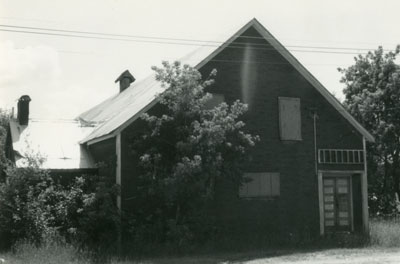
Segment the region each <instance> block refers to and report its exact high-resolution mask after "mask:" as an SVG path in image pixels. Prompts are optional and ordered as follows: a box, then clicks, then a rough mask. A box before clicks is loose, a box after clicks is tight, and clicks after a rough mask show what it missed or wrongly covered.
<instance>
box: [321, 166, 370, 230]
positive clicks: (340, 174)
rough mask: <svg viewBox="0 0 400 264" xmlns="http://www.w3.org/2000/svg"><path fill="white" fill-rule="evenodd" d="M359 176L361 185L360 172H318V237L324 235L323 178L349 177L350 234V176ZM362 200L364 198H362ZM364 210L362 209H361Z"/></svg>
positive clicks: (352, 227) (352, 222)
mask: <svg viewBox="0 0 400 264" xmlns="http://www.w3.org/2000/svg"><path fill="white" fill-rule="evenodd" d="M353 174H360V176H361V184H363V180H362V179H363V174H364V171H362V170H346V171H338V170H318V198H319V226H320V235H324V234H325V215H324V193H323V177H324V175H325V176H326V177H349V178H350V179H349V184H350V186H349V188H350V220H351V223H350V224H351V232H353V231H354V218H353V190H352V189H353V183H352V177H351V176H352V175H353ZM362 199H364V197H362ZM363 210H364V208H363ZM363 222H364V223H365V219H363Z"/></svg>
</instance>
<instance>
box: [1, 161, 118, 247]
mask: <svg viewBox="0 0 400 264" xmlns="http://www.w3.org/2000/svg"><path fill="white" fill-rule="evenodd" d="M110 186H112V187H110ZM116 192H117V189H116V188H115V187H113V185H112V184H109V183H108V182H106V181H105V180H104V179H100V178H99V177H98V176H96V177H94V176H90V177H89V176H86V177H85V176H82V177H77V178H75V180H74V181H73V182H71V184H69V185H68V186H62V185H60V184H58V183H56V182H54V180H53V179H52V177H51V176H50V175H49V173H48V172H47V171H46V170H42V169H40V168H39V167H38V166H29V167H27V168H15V167H9V168H8V169H7V181H6V182H4V183H1V184H0V232H1V233H4V234H5V236H7V237H8V242H9V246H11V245H13V244H15V243H16V242H17V241H20V240H24V241H27V242H30V243H34V244H36V245H39V244H40V243H41V242H43V241H44V240H46V239H48V238H49V237H52V236H54V235H61V236H62V237H64V238H65V239H66V240H67V241H68V242H73V243H74V244H75V245H78V246H79V247H88V248H90V249H94V248H99V247H100V248H105V247H110V246H111V245H114V244H115V242H116V240H117V237H118V230H119V213H118V209H117V207H116V205H115V197H116Z"/></svg>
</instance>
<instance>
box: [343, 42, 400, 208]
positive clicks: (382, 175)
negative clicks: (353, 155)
mask: <svg viewBox="0 0 400 264" xmlns="http://www.w3.org/2000/svg"><path fill="white" fill-rule="evenodd" d="M399 52H400V46H397V47H396V49H395V50H394V51H392V52H387V53H385V52H384V50H383V48H382V47H379V48H378V49H377V50H375V51H373V52H368V54H366V55H365V56H362V55H359V56H358V57H355V58H354V59H355V63H354V65H352V66H350V67H348V68H347V69H340V68H339V71H340V72H341V73H342V74H343V77H342V79H341V82H342V83H344V84H345V85H346V87H345V89H344V91H343V92H344V94H345V96H346V99H345V102H344V103H345V106H346V107H347V109H348V110H349V111H350V113H351V114H352V115H353V116H355V117H356V118H357V119H358V120H359V121H360V122H361V123H362V124H363V125H364V127H365V128H366V129H367V130H368V131H370V132H371V133H372V134H373V136H374V137H375V140H376V143H375V144H372V145H370V146H369V148H368V161H369V163H370V172H372V174H373V175H372V177H371V178H370V182H371V183H372V184H373V185H372V188H371V190H370V193H371V194H372V196H373V200H372V201H371V202H372V204H374V203H376V201H377V200H378V207H377V208H375V210H377V211H383V212H384V213H390V212H391V211H392V209H393V206H391V205H394V203H393V198H394V195H395V194H397V195H399V194H400V192H399V191H400V189H399V188H400V187H399V183H400V173H399V169H400V168H399V165H400V163H399V162H400V105H399V102H400V66H399V65H398V64H396V58H397V55H398V54H399ZM370 175H371V173H370ZM388 194H389V197H388ZM379 202H381V203H380V204H379ZM373 209H374V208H373Z"/></svg>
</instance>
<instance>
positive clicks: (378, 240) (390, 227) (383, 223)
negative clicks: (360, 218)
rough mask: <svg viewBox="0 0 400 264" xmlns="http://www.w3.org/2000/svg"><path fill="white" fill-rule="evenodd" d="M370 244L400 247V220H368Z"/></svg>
mask: <svg viewBox="0 0 400 264" xmlns="http://www.w3.org/2000/svg"><path fill="white" fill-rule="evenodd" d="M370 245H371V246H376V247H386V248H389V247H400V220H399V219H391V220H383V219H372V220H371V221H370Z"/></svg>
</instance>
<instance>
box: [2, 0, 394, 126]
mask: <svg viewBox="0 0 400 264" xmlns="http://www.w3.org/2000/svg"><path fill="white" fill-rule="evenodd" d="M399 10H400V1H398V0H393V1H390V0H375V1H372V0H353V1H351V0H336V1H329V0H326V1H321V0H302V1H300V0H291V1H289V0H279V1H269V0H245V1H240V0H237V1H235V0H201V1H199V0H197V1H192V0H170V1H165V0H164V1H163V0H159V1H156V0H147V1H143V0H140V1H139V0H102V1H98V0H85V1H82V0H68V1H67V0H63V1H61V0H60V1H54V0H35V1H26V0H0V108H3V109H4V108H5V109H10V108H11V107H16V103H17V100H18V98H19V97H20V96H21V95H24V94H27V95H29V96H30V97H31V98H32V101H31V104H30V106H31V110H30V114H31V117H32V118H37V119H49V120H51V119H73V118H75V117H77V116H78V115H79V114H80V113H82V112H84V111H86V110H88V109H89V108H90V107H92V106H94V105H96V104H97V103H99V102H101V101H103V100H105V99H106V98H108V97H110V96H112V95H113V94H116V93H117V92H118V91H119V88H118V84H116V83H114V81H115V79H116V78H117V77H118V76H119V75H120V74H121V73H122V72H123V71H124V70H126V69H129V71H130V72H131V73H132V74H133V75H134V76H135V78H136V79H137V80H140V79H142V78H145V77H146V76H147V75H149V74H151V66H153V65H160V63H161V61H162V60H169V61H173V60H176V59H179V58H180V57H183V56H184V55H186V54H187V53H189V52H191V51H193V50H194V49H196V48H198V46H199V45H200V43H201V42H199V40H202V41H220V40H222V39H220V36H223V35H225V34H224V33H226V32H235V30H238V29H239V28H240V27H242V26H243V25H244V24H246V23H247V22H248V21H250V20H251V19H252V18H257V20H258V21H259V22H261V23H262V24H263V25H264V26H265V27H266V28H267V29H268V30H269V31H270V32H271V33H272V34H273V35H274V36H275V37H276V38H277V39H278V40H279V41H280V42H281V43H282V44H283V45H285V46H286V47H288V49H289V51H291V53H292V54H293V55H294V56H295V57H296V58H297V59H298V60H299V61H300V62H301V63H302V64H303V65H304V66H305V67H306V68H307V69H308V70H309V71H310V72H311V73H312V74H313V75H314V76H315V77H316V78H317V79H318V80H319V81H320V82H321V83H322V84H323V85H324V86H325V87H326V88H327V89H328V90H329V91H330V92H331V93H333V94H334V95H335V96H336V97H338V98H339V99H340V100H343V98H344V97H343V94H342V90H343V84H342V83H340V78H341V74H340V73H339V72H338V71H337V68H338V67H342V68H345V67H348V66H350V65H351V64H352V63H353V62H354V56H356V54H357V53H365V52H366V50H373V49H376V48H377V47H378V46H380V45H381V46H383V47H384V49H387V50H392V49H394V48H395V46H396V44H400V30H398V24H399V22H398V21H399V18H398V12H399ZM10 26H12V27H10ZM15 26H19V27H35V28H47V29H58V30H71V31H85V32H97V33H107V34H117V35H130V36H137V37H136V38H133V37H116V36H114V37H110V36H105V35H93V34H92V35H88V34H84V36H92V37H96V36H97V38H81V37H65V36H60V35H42V34H36V33H27V32H25V33H22V32H10V31H5V30H14V31H28V32H33V31H34V32H47V33H51V34H54V33H55V34H67V33H65V32H64V33H63V32H55V31H52V32H50V31H39V30H33V29H22V28H15ZM68 34H69V33H68ZM71 34H75V33H71ZM75 35H77V34H75ZM99 37H100V38H99ZM101 37H103V39H101ZM139 37H140V38H139ZM106 38H108V39H106ZM110 38H113V39H110ZM117 39H118V40H117ZM121 39H123V40H121ZM171 39H187V40H191V41H178V40H171ZM143 41H145V42H143ZM160 42H163V43H160ZM165 42H169V43H165ZM299 46H300V47H299ZM310 47H311V48H310ZM316 47H317V48H316ZM321 47H325V48H324V49H322V48H321ZM326 47H328V48H326ZM348 48H351V49H348ZM299 50H300V51H299ZM316 51H323V52H316ZM327 51H328V52H327Z"/></svg>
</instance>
